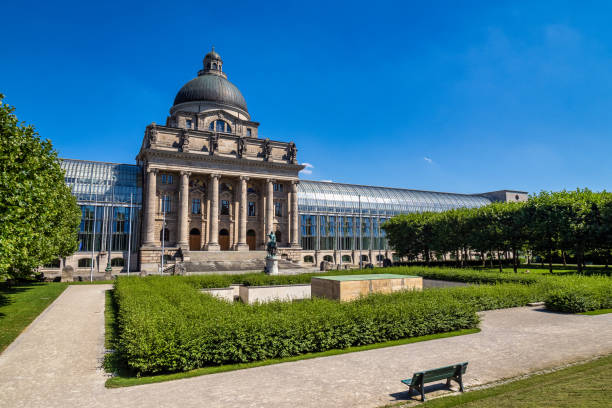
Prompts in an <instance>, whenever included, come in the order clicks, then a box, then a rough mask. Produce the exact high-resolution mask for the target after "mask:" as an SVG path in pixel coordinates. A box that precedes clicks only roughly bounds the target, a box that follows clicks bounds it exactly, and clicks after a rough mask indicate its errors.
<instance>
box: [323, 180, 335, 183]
mask: <svg viewBox="0 0 612 408" xmlns="http://www.w3.org/2000/svg"><path fill="white" fill-rule="evenodd" d="M321 181H322V182H323V183H333V181H331V180H321Z"/></svg>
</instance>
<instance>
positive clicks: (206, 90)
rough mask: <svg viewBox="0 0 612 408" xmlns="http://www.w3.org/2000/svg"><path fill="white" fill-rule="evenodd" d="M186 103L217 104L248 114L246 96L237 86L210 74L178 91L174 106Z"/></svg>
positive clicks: (204, 74)
mask: <svg viewBox="0 0 612 408" xmlns="http://www.w3.org/2000/svg"><path fill="white" fill-rule="evenodd" d="M185 102H217V103H221V104H224V105H230V106H234V107H237V108H240V109H242V110H243V111H245V112H248V110H247V104H246V101H245V99H244V96H242V93H241V92H240V90H239V89H238V88H237V87H236V85H234V84H232V83H231V82H230V81H228V80H227V79H225V78H224V77H223V76H221V75H217V74H214V73H210V72H208V73H203V74H202V75H199V76H198V77H196V78H194V79H192V80H191V81H189V82H187V83H186V84H185V85H184V86H183V87H182V88H181V89H180V90H179V91H178V93H177V94H176V98H174V105H178V104H179V103H185Z"/></svg>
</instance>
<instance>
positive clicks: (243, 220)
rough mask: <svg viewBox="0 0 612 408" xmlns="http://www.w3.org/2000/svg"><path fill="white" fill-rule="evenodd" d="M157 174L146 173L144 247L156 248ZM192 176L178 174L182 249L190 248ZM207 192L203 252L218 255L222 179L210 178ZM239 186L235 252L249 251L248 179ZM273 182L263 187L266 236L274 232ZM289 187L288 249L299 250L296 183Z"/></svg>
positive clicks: (216, 174) (187, 172)
mask: <svg viewBox="0 0 612 408" xmlns="http://www.w3.org/2000/svg"><path fill="white" fill-rule="evenodd" d="M157 172H158V169H155V168H151V169H148V170H147V192H146V194H147V200H146V208H145V220H144V222H145V239H144V242H143V245H145V246H155V245H156V244H157V242H158V241H157V240H156V232H157V231H156V224H155V216H156V207H157ZM190 175H191V172H189V171H181V172H180V178H179V180H180V185H179V206H178V239H177V242H178V245H179V246H180V247H181V248H183V249H188V248H189V177H190ZM209 177H210V182H209V192H210V213H209V214H208V226H209V234H208V237H209V238H208V243H207V245H206V250H208V251H218V250H219V249H220V246H219V179H220V178H221V175H220V174H218V173H213V174H209ZM239 180H240V182H239V191H238V198H239V205H238V209H239V210H238V222H239V224H238V240H237V243H236V245H235V247H234V249H235V250H237V251H248V250H249V246H248V244H247V237H246V236H247V220H248V214H247V192H248V183H247V182H248V181H249V177H247V176H240V179H239ZM274 182H275V180H273V179H269V178H267V179H265V183H264V186H265V188H264V191H265V195H264V200H265V209H264V215H265V218H264V222H263V227H264V229H265V231H264V233H265V234H267V233H269V232H270V231H273V230H274ZM290 183H291V190H290V191H289V193H288V199H289V235H290V242H289V243H290V245H291V247H293V248H299V247H300V244H299V225H298V222H299V217H298V193H297V184H298V181H297V180H293V181H291V182H290Z"/></svg>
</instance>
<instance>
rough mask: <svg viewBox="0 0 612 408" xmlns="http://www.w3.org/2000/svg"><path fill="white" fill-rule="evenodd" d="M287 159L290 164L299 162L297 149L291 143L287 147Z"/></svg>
mask: <svg viewBox="0 0 612 408" xmlns="http://www.w3.org/2000/svg"><path fill="white" fill-rule="evenodd" d="M287 159H288V160H289V162H290V163H293V164H295V163H296V162H297V147H295V143H293V142H291V143H289V146H287Z"/></svg>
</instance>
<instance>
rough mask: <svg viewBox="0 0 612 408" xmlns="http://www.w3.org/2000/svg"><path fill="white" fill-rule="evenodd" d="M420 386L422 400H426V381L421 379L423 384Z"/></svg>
mask: <svg viewBox="0 0 612 408" xmlns="http://www.w3.org/2000/svg"><path fill="white" fill-rule="evenodd" d="M421 378H423V377H421ZM419 388H420V389H421V401H423V402H425V383H423V380H421V384H420V387H419Z"/></svg>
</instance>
